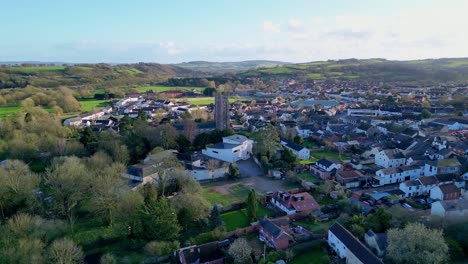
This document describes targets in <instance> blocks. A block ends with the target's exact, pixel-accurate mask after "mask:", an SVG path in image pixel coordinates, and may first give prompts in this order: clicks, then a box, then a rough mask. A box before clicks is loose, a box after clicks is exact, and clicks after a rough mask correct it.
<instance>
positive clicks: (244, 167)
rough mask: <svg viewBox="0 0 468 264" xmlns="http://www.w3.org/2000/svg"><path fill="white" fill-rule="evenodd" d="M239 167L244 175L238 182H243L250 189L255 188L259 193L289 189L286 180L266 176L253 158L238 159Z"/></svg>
mask: <svg viewBox="0 0 468 264" xmlns="http://www.w3.org/2000/svg"><path fill="white" fill-rule="evenodd" d="M237 167H239V171H240V174H241V176H242V178H241V179H240V180H239V181H238V182H237V183H241V184H243V185H244V186H245V187H246V188H248V189H254V190H255V191H256V192H257V193H260V194H264V193H266V192H274V191H280V190H287V189H288V188H287V186H286V182H284V181H282V180H274V179H271V178H269V177H266V176H265V174H264V173H263V170H262V169H261V168H260V167H259V166H258V165H257V164H256V163H255V162H254V161H253V159H248V160H242V161H238V162H237Z"/></svg>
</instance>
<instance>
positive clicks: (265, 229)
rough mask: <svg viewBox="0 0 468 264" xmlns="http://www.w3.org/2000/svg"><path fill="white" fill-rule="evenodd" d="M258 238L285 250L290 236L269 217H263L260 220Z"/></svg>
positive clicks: (270, 245) (275, 247)
mask: <svg viewBox="0 0 468 264" xmlns="http://www.w3.org/2000/svg"><path fill="white" fill-rule="evenodd" d="M259 239H260V241H262V242H265V243H266V244H267V245H268V246H269V247H272V248H274V249H276V250H285V249H287V248H288V247H289V240H290V239H291V237H290V236H289V234H288V233H286V232H285V231H284V230H283V229H281V228H280V227H279V226H277V225H276V224H274V223H273V222H272V221H270V220H269V219H263V220H260V229H259Z"/></svg>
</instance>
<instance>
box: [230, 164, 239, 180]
mask: <svg viewBox="0 0 468 264" xmlns="http://www.w3.org/2000/svg"><path fill="white" fill-rule="evenodd" d="M228 177H229V178H231V179H236V178H239V177H240V172H239V168H238V167H237V166H236V164H234V163H231V164H229V171H228Z"/></svg>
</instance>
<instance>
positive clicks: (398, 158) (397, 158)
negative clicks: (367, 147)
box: [375, 149, 406, 168]
mask: <svg viewBox="0 0 468 264" xmlns="http://www.w3.org/2000/svg"><path fill="white" fill-rule="evenodd" d="M405 161H406V159H405V156H403V153H401V151H400V150H399V149H385V150H382V151H380V152H379V153H377V155H375V164H376V165H378V166H381V167H384V168H393V167H399V166H403V165H404V164H405Z"/></svg>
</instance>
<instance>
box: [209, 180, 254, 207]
mask: <svg viewBox="0 0 468 264" xmlns="http://www.w3.org/2000/svg"><path fill="white" fill-rule="evenodd" d="M218 188H220V187H219V186H216V185H214V184H209V185H204V186H203V196H204V197H205V198H206V199H207V200H208V201H209V202H210V203H211V204H212V205H215V204H220V205H223V206H224V205H229V204H232V203H239V202H243V201H245V199H247V195H248V194H249V191H250V190H249V189H247V188H246V187H245V186H244V185H242V184H236V185H233V186H231V187H226V188H228V190H227V191H223V192H222V193H221V192H220V191H218V190H217V189H218ZM223 188H224V187H223Z"/></svg>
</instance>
